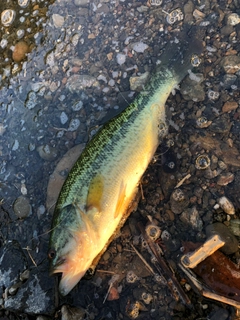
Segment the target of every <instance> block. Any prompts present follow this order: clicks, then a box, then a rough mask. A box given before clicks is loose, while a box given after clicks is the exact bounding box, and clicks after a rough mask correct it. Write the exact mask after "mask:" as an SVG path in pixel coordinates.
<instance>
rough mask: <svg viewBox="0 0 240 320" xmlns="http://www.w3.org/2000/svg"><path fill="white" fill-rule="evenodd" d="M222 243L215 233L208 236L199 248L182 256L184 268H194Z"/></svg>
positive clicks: (222, 244)
mask: <svg viewBox="0 0 240 320" xmlns="http://www.w3.org/2000/svg"><path fill="white" fill-rule="evenodd" d="M224 244H225V242H224V241H223V240H222V239H221V238H220V237H219V236H218V235H217V234H216V235H214V236H212V237H211V238H209V239H208V240H207V241H206V242H205V243H204V244H203V245H202V246H201V247H200V248H198V249H196V250H195V251H193V252H189V253H187V254H185V255H184V256H182V258H181V262H182V264H183V265H184V266H185V267H186V268H195V267H196V266H197V265H198V264H199V263H200V262H202V261H203V260H205V259H206V258H207V257H208V256H210V255H211V254H213V253H214V252H215V251H217V250H218V249H219V248H221V247H222V246H224Z"/></svg>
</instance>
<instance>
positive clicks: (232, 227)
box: [229, 219, 240, 237]
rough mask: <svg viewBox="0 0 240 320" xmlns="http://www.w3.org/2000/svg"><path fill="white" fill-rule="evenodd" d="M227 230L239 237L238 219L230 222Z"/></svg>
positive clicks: (239, 225) (239, 224)
mask: <svg viewBox="0 0 240 320" xmlns="http://www.w3.org/2000/svg"><path fill="white" fill-rule="evenodd" d="M229 229H230V230H231V231H232V233H233V234H234V235H235V236H237V237H240V219H233V220H230V221H229Z"/></svg>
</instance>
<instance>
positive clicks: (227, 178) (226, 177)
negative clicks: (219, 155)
mask: <svg viewBox="0 0 240 320" xmlns="http://www.w3.org/2000/svg"><path fill="white" fill-rule="evenodd" d="M233 180H234V174H233V173H231V172H227V173H224V174H221V175H220V176H219V177H218V180H217V184H218V185H219V186H226V185H228V184H229V183H231V182H233Z"/></svg>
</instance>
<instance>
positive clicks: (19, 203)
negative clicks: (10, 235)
mask: <svg viewBox="0 0 240 320" xmlns="http://www.w3.org/2000/svg"><path fill="white" fill-rule="evenodd" d="M13 210H14V213H15V214H16V216H17V217H18V218H20V219H24V218H26V217H27V216H29V215H30V214H31V213H32V207H31V205H30V201H29V199H28V198H27V197H24V196H20V197H18V198H17V199H16V200H15V202H14V204H13Z"/></svg>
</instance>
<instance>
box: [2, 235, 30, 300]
mask: <svg viewBox="0 0 240 320" xmlns="http://www.w3.org/2000/svg"><path fill="white" fill-rule="evenodd" d="M0 266H1V269H0V295H1V296H2V294H3V292H4V288H9V287H11V286H12V285H14V284H15V283H16V282H18V280H19V277H20V274H21V273H22V272H23V271H24V270H25V269H27V259H26V257H25V254H24V252H23V251H22V248H21V246H20V245H19V243H18V242H17V241H9V242H8V243H7V244H5V245H4V246H3V247H2V248H1V249H0Z"/></svg>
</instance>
